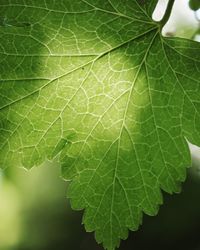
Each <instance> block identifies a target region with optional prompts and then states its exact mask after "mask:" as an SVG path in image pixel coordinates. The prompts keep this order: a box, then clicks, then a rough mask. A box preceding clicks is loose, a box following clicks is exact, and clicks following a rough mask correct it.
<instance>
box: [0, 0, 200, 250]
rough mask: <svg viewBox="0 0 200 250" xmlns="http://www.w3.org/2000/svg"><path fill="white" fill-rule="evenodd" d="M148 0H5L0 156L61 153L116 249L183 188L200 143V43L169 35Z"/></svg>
mask: <svg viewBox="0 0 200 250" xmlns="http://www.w3.org/2000/svg"><path fill="white" fill-rule="evenodd" d="M148 2H149V3H147V1H143V0H137V1H136V0H125V1H124V0H123V1H122V0H109V1H101V0H95V1H94V0H87V1H85V0H73V1H72V0H63V1H46V0H40V1H36V0H31V1H30V0H24V1H18V0H10V1H9V2H8V1H7V0H0V17H1V20H3V21H1V25H0V54H1V56H0V61H1V63H0V95H1V99H0V148H1V151H0V165H1V167H2V168H5V167H13V166H21V165H23V166H24V167H26V168H31V167H33V166H34V165H39V164H41V163H42V162H43V161H45V159H50V160H51V159H53V158H54V157H55V156H56V155H58V154H60V162H61V165H62V175H63V177H64V178H65V179H68V180H71V184H70V187H69V190H68V197H69V198H70V200H71V204H72V207H73V208H74V209H77V210H79V209H85V213H84V218H83V223H84V224H85V228H86V230H87V231H95V236H96V240H97V242H99V243H103V246H104V248H105V249H108V250H113V249H115V248H116V247H117V246H119V242H120V239H126V238H127V236H128V229H130V230H137V228H138V226H139V225H140V224H141V223H142V213H143V212H144V213H146V214H148V215H155V214H156V213H157V211H158V206H159V205H160V204H161V203H162V195H161V189H162V190H164V191H166V192H168V193H173V192H179V191H180V183H181V182H182V181H184V180H185V176H186V167H187V166H189V165H190V163H191V159H190V153H189V149H188V144H187V140H188V141H190V142H191V143H194V144H196V145H200V82H199V79H200V57H199V55H200V45H199V44H198V43H196V42H192V41H189V40H184V39H177V38H176V39H172V38H170V39H169V38H163V37H162V36H161V34H160V27H159V25H158V24H156V23H153V21H152V20H151V13H152V12H153V9H154V7H155V5H156V2H157V1H155V0H154V1H148ZM150 2H151V3H150Z"/></svg>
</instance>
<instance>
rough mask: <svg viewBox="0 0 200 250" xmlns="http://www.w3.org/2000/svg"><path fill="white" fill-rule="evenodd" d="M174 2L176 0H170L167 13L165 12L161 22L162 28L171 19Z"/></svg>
mask: <svg viewBox="0 0 200 250" xmlns="http://www.w3.org/2000/svg"><path fill="white" fill-rule="evenodd" d="M174 2H175V0H169V2H168V5H167V9H166V11H165V14H164V16H163V18H162V20H161V21H160V22H159V23H160V25H161V28H163V27H164V26H165V24H166V23H167V21H168V20H169V18H170V15H171V12H172V8H173V6H174Z"/></svg>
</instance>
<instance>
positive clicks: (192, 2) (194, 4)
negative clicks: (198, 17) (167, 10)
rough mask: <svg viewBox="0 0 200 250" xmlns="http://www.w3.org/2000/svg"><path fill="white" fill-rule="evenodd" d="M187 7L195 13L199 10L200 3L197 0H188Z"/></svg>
mask: <svg viewBox="0 0 200 250" xmlns="http://www.w3.org/2000/svg"><path fill="white" fill-rule="evenodd" d="M189 6H190V8H191V9H192V10H194V11H196V10H198V9H199V8H200V2H199V0H190V1H189Z"/></svg>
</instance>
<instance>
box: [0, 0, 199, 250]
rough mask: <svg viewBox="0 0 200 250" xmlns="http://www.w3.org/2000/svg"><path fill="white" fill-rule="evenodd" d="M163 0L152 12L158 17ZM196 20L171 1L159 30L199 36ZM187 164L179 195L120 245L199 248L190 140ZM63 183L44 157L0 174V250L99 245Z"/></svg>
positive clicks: (77, 249) (138, 249)
mask: <svg viewBox="0 0 200 250" xmlns="http://www.w3.org/2000/svg"><path fill="white" fill-rule="evenodd" d="M165 3H166V1H165V0H161V1H160V4H159V6H158V8H157V10H156V12H155V13H154V18H155V19H158V18H159V17H160V16H161V14H162V9H163V8H164V6H165ZM199 25H200V24H199V22H198V20H197V18H195V15H194V12H193V11H191V10H190V9H189V7H188V1H187V0H176V3H175V6H174V9H173V13H172V15H171V18H170V21H169V22H168V23H167V25H166V27H164V30H163V34H164V35H167V36H181V37H187V38H190V39H195V40H198V39H199V27H200V26H199ZM191 152H192V155H193V166H192V168H191V169H190V170H189V171H188V178H187V181H186V182H185V183H184V184H183V191H182V193H181V194H179V195H173V196H171V195H167V194H164V205H162V206H161V208H160V212H159V214H158V216H156V217H148V216H144V221H143V225H142V226H141V228H140V229H139V231H137V232H131V233H130V236H129V238H128V240H126V241H123V242H122V244H121V246H120V250H133V249H134V250H150V249H154V250H158V249H159V250H160V249H162V250H165V249H166V250H168V249H171V250H177V249H183V250H200V199H199V197H200V150H199V148H197V147H194V146H192V145H191ZM67 186H68V184H67V182H65V181H64V180H62V179H61V178H60V169H59V165H58V164H57V163H56V161H55V162H47V163H45V164H44V165H43V166H40V167H38V168H34V169H32V170H30V171H26V170H24V169H20V168H16V167H15V168H12V169H7V170H6V171H2V172H1V173H0V250H102V247H101V246H99V245H97V244H96V242H95V240H94V236H93V234H91V233H86V232H85V230H84V227H83V225H81V217H82V212H74V211H72V210H71V208H70V204H69V201H68V200H67V199H66V192H67Z"/></svg>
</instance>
